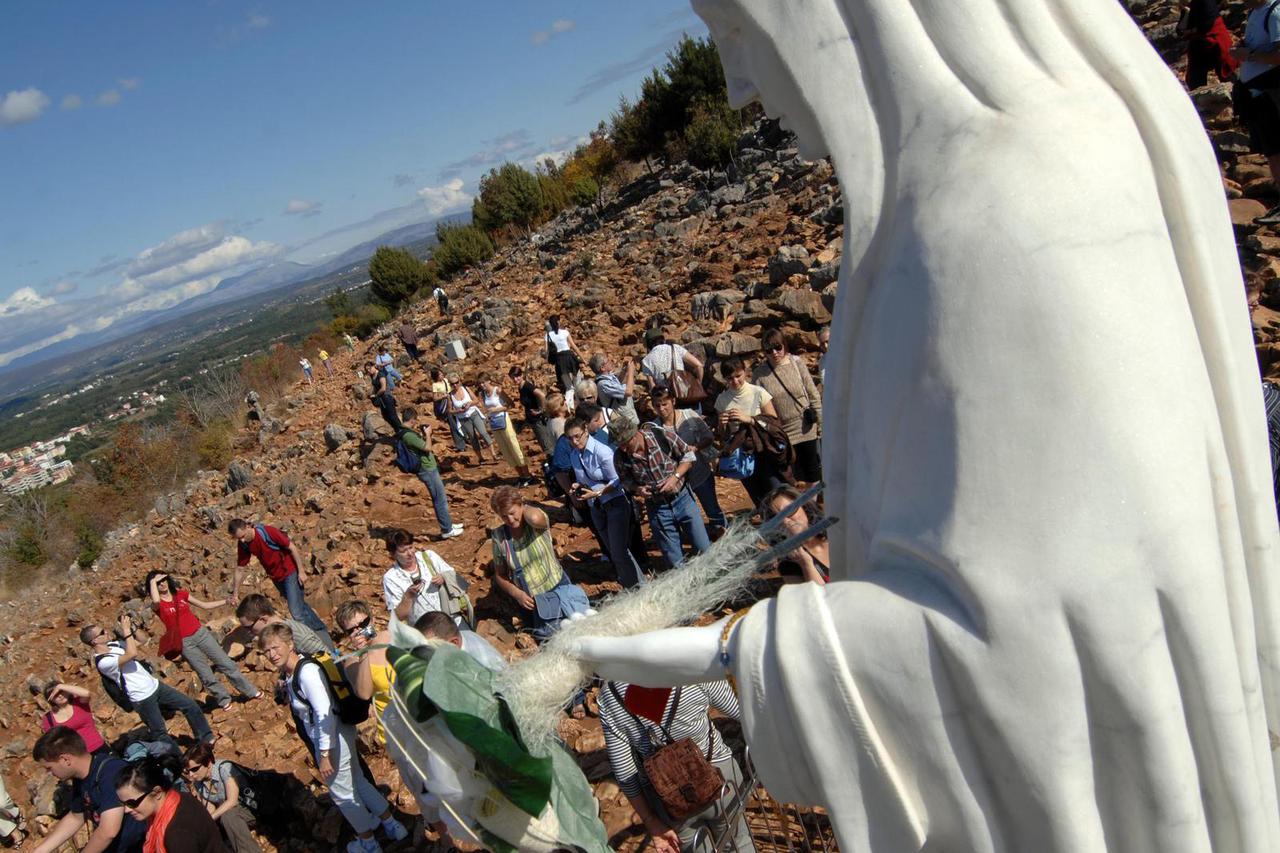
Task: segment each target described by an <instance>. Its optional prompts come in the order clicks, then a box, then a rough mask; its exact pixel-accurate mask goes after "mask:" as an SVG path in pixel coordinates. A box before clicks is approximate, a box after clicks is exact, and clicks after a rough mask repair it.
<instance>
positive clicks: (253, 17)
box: [244, 13, 271, 30]
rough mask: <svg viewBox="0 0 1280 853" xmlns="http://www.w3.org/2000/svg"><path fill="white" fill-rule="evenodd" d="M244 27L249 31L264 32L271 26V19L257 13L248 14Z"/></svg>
mask: <svg viewBox="0 0 1280 853" xmlns="http://www.w3.org/2000/svg"><path fill="white" fill-rule="evenodd" d="M244 25H245V26H246V27H248V28H249V29H251V30H265V29H266V28H267V27H269V26H271V18H270V17H268V16H266V15H260V14H257V13H254V14H250V15H249V17H248V19H247V20H246V21H245V22H244Z"/></svg>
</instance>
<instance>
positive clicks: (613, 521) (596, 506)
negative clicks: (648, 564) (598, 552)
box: [591, 497, 706, 587]
mask: <svg viewBox="0 0 1280 853" xmlns="http://www.w3.org/2000/svg"><path fill="white" fill-rule="evenodd" d="M591 520H592V521H593V522H594V523H595V525H596V529H597V530H599V531H600V533H601V535H602V536H603V537H604V540H605V541H606V542H608V543H609V560H610V561H611V562H612V563H613V570H614V571H615V572H616V573H617V575H618V582H619V583H621V584H622V585H623V586H625V587H632V586H639V585H640V584H642V583H644V572H642V571H640V564H639V563H637V562H636V558H635V555H634V554H632V553H631V524H632V522H633V521H634V519H633V517H632V515H631V504H630V503H629V502H628V500H627V499H626V497H616V498H614V499H613V500H611V501H609V502H608V503H606V504H601V503H600V501H595V502H594V503H592V504H591ZM703 535H704V536H705V535H706V534H705V532H704V534H703Z"/></svg>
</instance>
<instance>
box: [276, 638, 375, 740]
mask: <svg viewBox="0 0 1280 853" xmlns="http://www.w3.org/2000/svg"><path fill="white" fill-rule="evenodd" d="M307 664H313V665H315V666H318V667H320V672H321V674H323V675H324V680H325V684H327V685H328V687H329V699H330V700H331V701H332V702H333V710H334V713H335V714H337V715H338V719H339V720H341V721H342V722H344V723H347V724H348V725H352V726H355V725H359V724H360V723H363V722H364V721H365V720H367V719H369V701H370V700H368V699H361V698H360V697H359V696H357V695H356V692H355V690H353V689H352V687H351V685H350V683H348V682H347V676H346V673H344V672H343V671H342V669H341V668H340V667H339V666H338V664H337V662H336V661H334V659H333V657H332V656H331V655H330V654H329V653H328V652H322V653H320V654H318V655H302V657H301V659H299V661H298V665H297V667H295V668H294V670H293V692H294V695H296V696H297V697H298V698H299V699H301V700H302V701H303V702H306V701H307V699H306V697H305V696H304V695H303V693H302V688H301V687H299V686H298V676H299V675H300V674H301V673H302V668H303V667H304V666H306V665H307Z"/></svg>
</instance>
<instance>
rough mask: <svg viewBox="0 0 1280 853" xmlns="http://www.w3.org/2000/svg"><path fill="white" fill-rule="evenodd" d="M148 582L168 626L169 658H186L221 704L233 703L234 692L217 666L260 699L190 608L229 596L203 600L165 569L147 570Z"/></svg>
mask: <svg viewBox="0 0 1280 853" xmlns="http://www.w3.org/2000/svg"><path fill="white" fill-rule="evenodd" d="M146 583H147V592H148V593H149V594H150V595H151V605H152V607H154V608H155V610H156V614H157V615H158V616H159V617H160V622H161V623H162V624H163V625H164V627H165V630H166V633H165V635H164V636H163V637H162V638H161V639H160V653H161V654H163V655H164V656H165V657H167V658H169V659H170V660H174V659H176V658H177V657H179V656H181V657H183V658H185V659H186V661H187V663H189V664H191V668H192V669H194V670H195V671H196V675H197V676H199V678H200V683H201V684H203V685H204V689H205V690H207V691H209V695H210V696H212V697H213V700H214V701H215V702H217V703H218V707H219V708H223V709H226V708H229V707H230V706H231V694H230V693H229V692H228V691H227V688H225V687H223V686H222V683H221V682H220V681H218V679H217V678H216V677H215V676H214V674H213V671H214V670H215V669H216V670H217V671H218V672H220V673H222V675H223V676H224V677H225V678H226V679H227V681H229V682H230V683H231V686H232V687H234V688H235V689H236V691H237V692H238V693H239V694H240V695H241V696H243V697H244V698H245V699H257V698H258V697H259V696H261V695H262V692H261V691H260V690H258V688H257V687H254V686H253V682H251V681H249V679H247V678H245V676H244V673H243V672H241V671H240V667H238V666H236V663H235V661H233V660H232V659H231V658H230V657H228V656H227V653H226V652H225V651H223V650H222V646H220V645H218V641H217V640H215V639H214V638H213V634H211V633H209V629H208V628H206V627H205V626H204V625H202V624H200V620H199V619H197V618H196V616H195V614H194V613H192V612H191V605H193V604H194V605H195V606H196V607H199V608H200V609H201V610H213V609H214V608H216V607H221V606H222V605H224V604H226V603H227V602H226V599H220V600H218V601H201V600H200V599H198V598H192V597H191V594H190V593H189V592H187V591H186V590H185V589H179V588H178V583H177V581H175V580H174V579H173V578H172V577H170V576H169V574H168V573H166V572H161V571H152V572H148V573H147V582H146Z"/></svg>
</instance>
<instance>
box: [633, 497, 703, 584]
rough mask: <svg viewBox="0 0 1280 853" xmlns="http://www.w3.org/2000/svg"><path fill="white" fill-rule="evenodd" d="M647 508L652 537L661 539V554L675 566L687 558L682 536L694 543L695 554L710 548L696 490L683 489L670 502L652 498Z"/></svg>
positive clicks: (659, 545)
mask: <svg viewBox="0 0 1280 853" xmlns="http://www.w3.org/2000/svg"><path fill="white" fill-rule="evenodd" d="M648 509H649V527H650V528H651V529H652V530H653V538H654V539H656V540H657V541H658V548H659V550H661V551H662V556H664V557H666V558H667V562H668V563H670V564H671V565H672V566H678V565H680V563H681V561H682V560H684V551H683V550H681V548H680V540H681V539H685V540H687V541H688V542H689V544H690V545H691V546H693V553H695V554H701V553H702V552H703V551H706V550H707V549H708V548H710V547H711V540H710V539H709V538H708V537H707V528H706V527H705V526H704V525H703V524H702V511H701V510H699V509H698V505H697V504H696V503H694V502H693V493H692V492H690V491H689V490H688V489H685V488H682V489H680V491H679V492H677V493H676V495H675V497H673V498H672V499H671V500H670V501H667V500H664V499H662V498H655V499H650V500H649V502H648Z"/></svg>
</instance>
